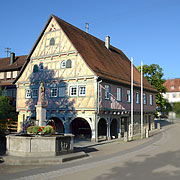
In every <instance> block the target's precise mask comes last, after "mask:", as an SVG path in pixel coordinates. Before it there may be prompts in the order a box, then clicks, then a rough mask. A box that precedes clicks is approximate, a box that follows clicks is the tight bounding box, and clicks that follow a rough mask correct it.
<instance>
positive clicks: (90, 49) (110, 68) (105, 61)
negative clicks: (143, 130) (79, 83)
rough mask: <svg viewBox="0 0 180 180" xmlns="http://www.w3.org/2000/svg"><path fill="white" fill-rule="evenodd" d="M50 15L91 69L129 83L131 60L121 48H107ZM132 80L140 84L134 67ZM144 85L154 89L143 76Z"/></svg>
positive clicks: (107, 77) (104, 76)
mask: <svg viewBox="0 0 180 180" xmlns="http://www.w3.org/2000/svg"><path fill="white" fill-rule="evenodd" d="M52 17H54V18H55V19H56V21H57V22H58V24H59V25H60V27H61V28H62V29H63V31H64V32H65V34H66V35H67V36H68V38H69V39H70V41H71V42H72V43H73V45H74V47H75V48H76V49H77V51H78V52H79V53H80V54H81V56H82V57H83V59H84V60H85V62H86V64H87V65H88V66H89V67H90V68H91V70H93V71H94V72H95V73H96V74H97V75H98V76H100V77H101V78H105V79H110V80H113V81H118V82H121V83H125V84H130V81H131V80H130V78H131V70H130V67H131V62H130V61H129V59H128V58H127V57H126V55H125V54H124V53H123V52H122V51H121V50H119V49H117V48H115V47H113V46H110V49H109V50H108V49H107V48H106V47H105V42H104V41H102V40H100V39H98V38H96V37H94V36H92V35H90V34H88V33H86V32H84V31H82V30H80V29H78V28H76V27H75V26H73V25H71V24H69V23H67V22H65V21H63V20H61V19H59V18H58V17H56V16H54V15H52ZM134 82H135V85H136V86H140V72H139V71H138V70H137V69H136V68H135V67H134ZM144 87H145V88H147V89H150V90H155V88H154V87H153V86H151V85H150V84H149V82H148V81H147V80H146V79H145V78H144ZM155 91H156V90H155Z"/></svg>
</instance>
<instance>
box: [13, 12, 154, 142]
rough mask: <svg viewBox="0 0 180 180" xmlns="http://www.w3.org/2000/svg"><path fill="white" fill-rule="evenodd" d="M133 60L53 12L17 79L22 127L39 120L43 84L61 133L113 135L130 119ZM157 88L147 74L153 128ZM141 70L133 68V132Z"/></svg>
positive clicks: (148, 120) (147, 110) (148, 123)
mask: <svg viewBox="0 0 180 180" xmlns="http://www.w3.org/2000/svg"><path fill="white" fill-rule="evenodd" d="M130 67H131V62H130V61H129V59H128V58H127V57H126V55H125V54H124V53H123V52H122V51H121V50H119V49H117V48H115V47H113V46H111V45H110V38H109V37H108V36H107V37H106V42H104V41H102V40H100V39H98V38H96V37H94V36H92V35H90V34H88V33H86V32H84V31H82V30H80V29H78V28H76V27H75V26H73V25H71V24H69V23H67V22H65V21H63V20H61V19H59V18H58V17H56V16H54V15H51V16H50V18H49V20H48V22H47V24H46V25H45V27H44V29H43V30H42V32H41V34H40V36H39V38H38V39H37V41H36V43H35V44H34V46H33V48H32V50H31V52H30V54H29V56H28V59H27V61H26V63H25V65H24V66H23V68H22V70H21V72H20V74H19V75H18V77H17V78H16V80H15V82H14V83H15V84H16V85H17V111H18V112H19V116H18V131H21V130H22V128H23V123H24V122H25V121H27V120H33V119H34V120H35V119H36V109H35V105H36V104H37V99H38V89H39V85H40V82H43V83H44V86H45V94H46V99H47V101H48V107H47V114H46V119H47V120H48V121H47V123H48V122H50V121H51V120H53V122H54V123H55V126H56V130H57V131H58V132H65V133H68V132H71V133H73V134H75V135H76V136H82V135H83V136H85V137H88V138H91V139H97V138H98V137H106V138H109V139H110V138H111V137H113V138H115V137H120V136H121V135H123V133H124V132H125V131H128V127H129V126H128V125H129V123H130V79H131V77H130V74H131V72H130ZM155 93H156V90H155V88H154V87H152V86H151V85H150V84H149V83H148V81H147V80H146V79H145V78H144V100H143V102H144V124H145V127H147V128H148V129H149V130H151V129H152V128H154V112H155V106H156V102H155ZM140 102H141V101H140V72H139V71H138V70H137V69H136V68H135V67H134V128H135V130H134V133H139V132H140V128H139V127H140Z"/></svg>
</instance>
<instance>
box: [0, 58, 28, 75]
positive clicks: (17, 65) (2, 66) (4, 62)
mask: <svg viewBox="0 0 180 180" xmlns="http://www.w3.org/2000/svg"><path fill="white" fill-rule="evenodd" d="M26 59H27V55H24V56H16V57H15V61H14V63H13V64H10V57H8V58H0V72H5V71H13V70H20V69H21V68H22V66H23V65H24V63H25V61H26Z"/></svg>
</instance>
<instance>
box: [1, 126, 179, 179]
mask: <svg viewBox="0 0 180 180" xmlns="http://www.w3.org/2000/svg"><path fill="white" fill-rule="evenodd" d="M179 139H180V124H175V125H168V126H165V127H164V128H163V130H162V131H161V133H158V134H157V135H154V136H153V137H151V138H149V139H143V140H140V141H134V142H130V143H119V142H114V143H108V144H101V145H95V146H89V147H87V149H86V150H87V151H88V153H89V155H90V157H89V158H86V159H82V160H78V161H72V162H69V163H65V164H62V165H60V166H43V167H42V166H41V167H40V166H32V167H17V166H16V167H10V166H6V165H3V164H1V165H0V180H4V179H8V180H9V179H16V180H21V179H27V180H36V179H38V180H41V179H42V180H44V179H50V180H57V179H60V180H71V179H73V180H76V179H77V180H81V179H82V180H84V179H85V180H111V179H112V180H116V179H117V180H119V179H120V180H121V179H122V180H130V179H134V180H136V179H137V180H139V179H143V180H150V179H158V180H161V179H163V180H166V179H167V180H175V179H177V180H179V179H180V142H179V141H180V140H179ZM3 168H4V171H3ZM8 170H9V172H8ZM13 170H14V171H13Z"/></svg>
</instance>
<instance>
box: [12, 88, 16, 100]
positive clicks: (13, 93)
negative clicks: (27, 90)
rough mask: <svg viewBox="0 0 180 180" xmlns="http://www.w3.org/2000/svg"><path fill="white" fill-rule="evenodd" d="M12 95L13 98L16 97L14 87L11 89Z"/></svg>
mask: <svg viewBox="0 0 180 180" xmlns="http://www.w3.org/2000/svg"><path fill="white" fill-rule="evenodd" d="M12 97H13V98H15V97H16V89H14V90H13V91H12Z"/></svg>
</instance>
